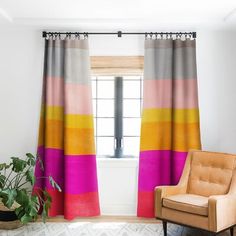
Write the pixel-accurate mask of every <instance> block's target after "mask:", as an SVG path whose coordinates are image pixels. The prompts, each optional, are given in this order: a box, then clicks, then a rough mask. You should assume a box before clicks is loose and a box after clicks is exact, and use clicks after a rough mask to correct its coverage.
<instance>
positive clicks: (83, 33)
mask: <svg viewBox="0 0 236 236" xmlns="http://www.w3.org/2000/svg"><path fill="white" fill-rule="evenodd" d="M81 34H82V35H85V36H88V35H117V36H118V37H122V35H145V36H146V37H147V36H148V35H150V36H152V35H161V36H163V35H168V36H169V35H170V36H173V35H176V36H182V35H185V36H191V37H193V38H194V39H195V38H196V37H197V33H196V32H136V33H134V32H122V31H118V32H46V31H43V32H42V37H43V38H46V37H47V36H58V35H59V36H61V35H66V36H71V35H76V36H77V35H81Z"/></svg>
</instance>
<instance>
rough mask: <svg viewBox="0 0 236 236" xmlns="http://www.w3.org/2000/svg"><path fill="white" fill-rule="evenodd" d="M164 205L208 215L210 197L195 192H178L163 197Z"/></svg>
mask: <svg viewBox="0 0 236 236" xmlns="http://www.w3.org/2000/svg"><path fill="white" fill-rule="evenodd" d="M163 206H164V207H167V208H170V209H174V210H178V211H184V212H188V213H192V214H197V215H202V216H207V215H208V197H203V196H200V195H194V194H178V195H173V196H169V197H165V198H163Z"/></svg>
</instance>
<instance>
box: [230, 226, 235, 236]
mask: <svg viewBox="0 0 236 236" xmlns="http://www.w3.org/2000/svg"><path fill="white" fill-rule="evenodd" d="M230 236H234V227H232V228H230Z"/></svg>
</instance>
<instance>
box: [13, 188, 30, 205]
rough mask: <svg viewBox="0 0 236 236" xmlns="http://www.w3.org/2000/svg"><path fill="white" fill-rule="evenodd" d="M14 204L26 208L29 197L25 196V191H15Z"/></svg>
mask: <svg viewBox="0 0 236 236" xmlns="http://www.w3.org/2000/svg"><path fill="white" fill-rule="evenodd" d="M16 192H17V195H16V199H15V200H16V202H17V203H19V204H20V205H21V206H26V205H28V203H29V196H28V195H27V192H26V189H21V190H19V189H18V190H17V191H16Z"/></svg>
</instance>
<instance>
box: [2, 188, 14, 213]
mask: <svg viewBox="0 0 236 236" xmlns="http://www.w3.org/2000/svg"><path fill="white" fill-rule="evenodd" d="M16 196H17V192H16V190H15V189H4V190H2V191H1V197H2V202H3V204H4V205H5V206H6V207H7V208H9V209H10V208H11V207H12V205H13V203H14V201H15V198H16Z"/></svg>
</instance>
